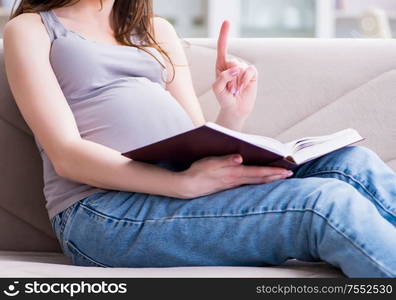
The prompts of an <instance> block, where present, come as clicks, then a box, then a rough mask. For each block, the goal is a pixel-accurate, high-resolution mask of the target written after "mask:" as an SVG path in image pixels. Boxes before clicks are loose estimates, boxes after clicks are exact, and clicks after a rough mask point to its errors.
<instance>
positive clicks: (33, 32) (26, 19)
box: [3, 12, 45, 38]
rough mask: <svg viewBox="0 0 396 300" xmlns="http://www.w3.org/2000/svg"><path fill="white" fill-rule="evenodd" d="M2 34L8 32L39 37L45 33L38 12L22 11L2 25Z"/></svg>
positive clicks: (7, 33)
mask: <svg viewBox="0 0 396 300" xmlns="http://www.w3.org/2000/svg"><path fill="white" fill-rule="evenodd" d="M3 32H4V36H7V35H9V34H10V33H11V34H13V33H15V34H18V35H23V36H24V35H30V36H35V37H37V38H38V37H39V36H40V35H42V34H43V33H45V27H44V26H43V23H42V21H41V17H40V15H39V14H38V13H35V12H31V13H22V14H20V15H18V16H16V17H14V18H12V19H11V20H9V21H8V22H7V23H6V24H5V26H4V31H3Z"/></svg>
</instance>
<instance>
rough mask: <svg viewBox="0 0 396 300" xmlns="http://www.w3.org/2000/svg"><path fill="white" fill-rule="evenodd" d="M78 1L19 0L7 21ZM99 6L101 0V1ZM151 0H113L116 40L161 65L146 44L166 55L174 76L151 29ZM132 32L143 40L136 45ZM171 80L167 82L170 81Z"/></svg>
mask: <svg viewBox="0 0 396 300" xmlns="http://www.w3.org/2000/svg"><path fill="white" fill-rule="evenodd" d="M79 1H80V0H21V1H20V3H19V5H18V7H17V8H16V9H15V11H14V8H15V4H16V3H17V2H14V6H13V8H12V12H11V15H10V20H11V19H12V18H15V17H16V16H18V15H20V14H23V13H32V12H36V13H37V12H40V11H47V10H51V9H53V8H58V7H64V6H71V5H73V4H76V3H77V2H79ZM100 4H101V9H102V8H103V2H102V0H100ZM153 18H154V13H153V1H152V0H115V1H114V6H113V9H112V22H113V24H114V27H115V28H114V31H115V32H114V34H115V38H116V40H117V41H118V42H119V43H121V44H122V45H125V46H131V47H136V48H138V49H140V50H143V51H145V52H147V53H148V54H149V55H151V56H152V57H153V58H154V59H156V60H157V61H158V63H159V64H161V66H162V67H163V68H165V66H164V64H163V63H162V62H161V61H160V60H158V59H157V57H155V55H153V54H152V53H151V52H150V51H148V50H146V49H145V47H150V48H155V49H156V50H157V51H158V52H159V53H161V54H162V55H163V56H165V57H166V59H167V60H168V61H169V62H170V64H171V66H172V68H173V76H172V79H171V81H173V79H174V77H175V72H174V71H175V67H174V65H173V63H172V60H171V58H170V57H169V55H168V54H167V53H166V51H164V50H163V49H162V48H161V46H160V45H159V44H158V43H157V42H156V40H155V38H154V29H153V27H154V26H153V23H152V22H153ZM132 33H134V34H137V35H138V36H139V38H140V41H141V42H142V44H141V45H138V44H135V43H134V42H133V41H132ZM171 81H170V82H171Z"/></svg>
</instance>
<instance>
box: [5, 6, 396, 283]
mask: <svg viewBox="0 0 396 300" xmlns="http://www.w3.org/2000/svg"><path fill="white" fill-rule="evenodd" d="M229 26H230V25H229V23H228V22H225V23H224V24H223V27H222V29H221V33H220V37H219V44H218V58H217V64H216V74H217V79H216V82H215V83H214V84H213V90H214V93H215V95H216V98H217V100H218V101H219V103H220V107H221V109H220V112H219V115H218V118H217V121H216V122H217V123H219V124H221V125H223V126H225V127H228V128H231V129H234V130H241V129H242V128H243V124H244V122H245V120H246V118H247V117H248V116H249V114H250V113H251V111H252V110H253V106H254V102H255V98H256V93H257V79H258V74H257V71H256V69H255V68H254V67H253V66H246V65H242V64H240V63H238V62H233V61H229V60H228V58H227V35H228V31H229ZM4 47H5V60H6V70H7V76H8V80H9V83H10V86H11V89H12V92H13V95H14V97H15V101H16V102H17V105H18V108H19V109H20V111H21V113H22V115H23V117H24V119H25V120H26V122H27V124H28V125H29V127H30V128H31V129H32V131H33V133H34V136H35V139H36V143H37V147H38V148H39V150H40V153H41V156H42V160H43V170H44V181H45V187H44V194H45V197H46V200H47V209H48V214H49V217H50V220H51V223H52V226H53V229H54V232H55V233H56V236H57V238H58V240H59V242H60V245H61V247H62V250H63V252H64V254H65V255H66V256H68V257H70V259H71V260H72V262H73V264H75V265H81V266H101V267H172V266H208V265H212V266H213V265H222V266H225V265H227V266H266V265H279V264H282V263H283V262H285V261H286V260H287V259H289V258H296V259H299V260H303V261H326V262H328V263H330V264H332V265H334V266H336V267H339V268H340V269H341V270H342V271H343V272H344V274H345V275H346V276H350V277H366V276H369V277H395V276H396V227H395V225H396V174H395V173H394V172H393V171H392V170H391V169H390V168H389V167H388V166H387V165H386V164H385V163H384V162H383V161H382V160H381V159H380V158H379V157H378V156H377V155H376V154H375V153H373V152H372V151H370V150H368V149H366V148H364V147H357V146H354V147H346V148H344V149H342V150H338V151H335V152H333V153H331V154H328V155H326V156H323V157H321V158H318V159H316V160H314V161H311V162H309V163H307V164H305V165H303V166H301V167H299V168H297V169H296V170H295V171H294V173H293V174H291V173H289V172H288V171H287V170H284V169H280V168H271V167H263V166H245V165H244V164H243V158H242V157H241V156H240V155H238V154H237V153H235V154H234V155H229V156H224V157H207V158H204V159H202V160H199V161H196V162H194V163H193V164H191V165H189V166H184V167H183V166H177V165H161V164H158V165H155V164H147V163H142V162H138V161H132V160H130V159H128V158H126V157H124V156H122V155H121V153H122V152H124V151H127V150H130V149H133V148H136V147H140V146H143V145H146V144H148V143H151V142H153V141H156V140H159V139H162V138H165V137H169V136H171V135H174V134H177V133H180V132H183V131H186V130H190V129H192V128H194V127H195V126H200V125H202V124H203V123H204V122H205V120H204V117H203V114H202V111H201V108H200V105H199V102H198V100H197V96H196V95H195V92H194V89H193V85H192V80H191V75H190V70H189V68H188V63H187V60H186V56H185V53H184V52H183V47H182V46H181V44H180V41H179V39H178V36H177V34H176V33H175V31H174V29H173V27H172V26H171V25H170V24H169V23H168V22H167V21H165V20H164V19H161V18H159V17H154V16H153V12H152V3H151V1H150V0H102V1H100V0H79V1H72V0H51V1H37V0H22V1H21V2H20V4H19V6H18V7H17V9H16V10H15V12H14V13H13V15H12V19H11V20H10V21H9V22H8V23H7V25H6V27H5V31H4ZM263 84H265V83H263ZM263 122H265V120H263ZM26 201H29V200H28V199H26Z"/></svg>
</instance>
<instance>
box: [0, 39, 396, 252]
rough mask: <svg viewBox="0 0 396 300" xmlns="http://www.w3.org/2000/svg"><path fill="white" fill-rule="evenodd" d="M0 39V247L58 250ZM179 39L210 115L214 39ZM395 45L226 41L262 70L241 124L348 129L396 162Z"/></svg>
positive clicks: (263, 128) (272, 131)
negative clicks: (248, 113) (253, 101)
mask: <svg viewBox="0 0 396 300" xmlns="http://www.w3.org/2000/svg"><path fill="white" fill-rule="evenodd" d="M1 44H2V43H1V40H0V172H1V173H0V174H1V180H0V250H20V251H22V250H24V251H59V245H58V243H57V241H56V239H55V238H54V235H53V233H52V230H51V227H50V224H49V221H48V215H47V212H46V210H45V206H44V205H45V200H44V196H43V181H42V166H41V158H40V156H39V153H38V151H37V149H36V146H35V144H34V140H33V136H32V132H31V131H30V129H29V128H28V126H27V125H26V123H25V122H24V120H23V118H22V117H21V115H20V113H19V111H18V109H17V106H16V105H15V102H14V100H13V98H12V95H11V93H10V90H9V87H8V84H7V80H6V75H5V71H4V62H3V51H2V45H1ZM184 46H185V49H186V52H187V56H188V59H189V62H190V65H191V70H192V75H193V81H194V85H195V89H196V91H197V94H198V96H199V98H200V101H201V105H202V107H203V109H204V113H205V116H206V118H207V120H210V121H214V119H215V116H216V112H217V110H218V105H217V102H216V100H215V98H214V96H213V93H212V92H211V84H212V82H213V80H214V62H215V58H216V50H215V46H216V41H215V40H209V39H187V40H185V42H184ZM395 53H396V41H394V40H358V39H356V40H343V39H340V40H315V39H234V40H232V41H231V43H230V54H231V55H233V56H235V57H237V58H240V59H243V60H245V61H247V62H248V63H253V64H255V65H256V66H257V68H258V69H259V72H260V77H259V94H258V99H257V103H256V109H255V111H254V113H253V114H252V116H251V117H250V118H249V119H248V121H247V123H246V126H245V130H244V131H246V132H249V133H255V134H262V135H267V136H271V137H275V138H278V139H280V140H282V141H288V140H292V139H294V138H298V137H301V136H308V135H322V134H327V133H332V132H334V131H336V130H340V129H344V128H346V127H353V128H356V129H358V130H359V132H361V134H362V135H364V136H365V137H366V140H365V141H364V143H363V144H364V145H365V146H367V147H369V148H371V149H373V150H375V151H376V152H377V153H379V155H380V156H381V157H382V158H383V159H384V160H385V161H386V162H387V163H388V164H389V165H390V166H391V167H392V168H394V169H396V126H395V125H396V124H395V123H396V122H395V121H396V118H395V116H396V101H395V99H396V85H395V82H396V71H395V68H396V55H395ZM43 88H45V87H43Z"/></svg>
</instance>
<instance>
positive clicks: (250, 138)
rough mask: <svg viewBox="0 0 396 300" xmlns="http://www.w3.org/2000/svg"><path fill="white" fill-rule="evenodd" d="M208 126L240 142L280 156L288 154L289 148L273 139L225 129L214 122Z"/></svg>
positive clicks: (208, 123)
mask: <svg viewBox="0 0 396 300" xmlns="http://www.w3.org/2000/svg"><path fill="white" fill-rule="evenodd" d="M206 125H207V126H209V127H211V128H213V129H215V130H218V131H222V132H224V133H226V134H228V135H230V136H233V137H236V138H238V139H240V140H243V141H246V142H248V143H251V144H254V145H256V146H259V147H261V148H264V149H267V150H269V151H272V152H274V153H276V154H278V155H281V156H286V154H287V151H288V148H287V147H286V145H285V144H283V143H281V142H280V141H277V140H275V139H273V138H270V137H265V136H261V135H255V134H249V133H243V132H239V131H236V130H231V129H229V128H225V127H223V126H220V125H218V124H216V123H212V122H207V123H206Z"/></svg>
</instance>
